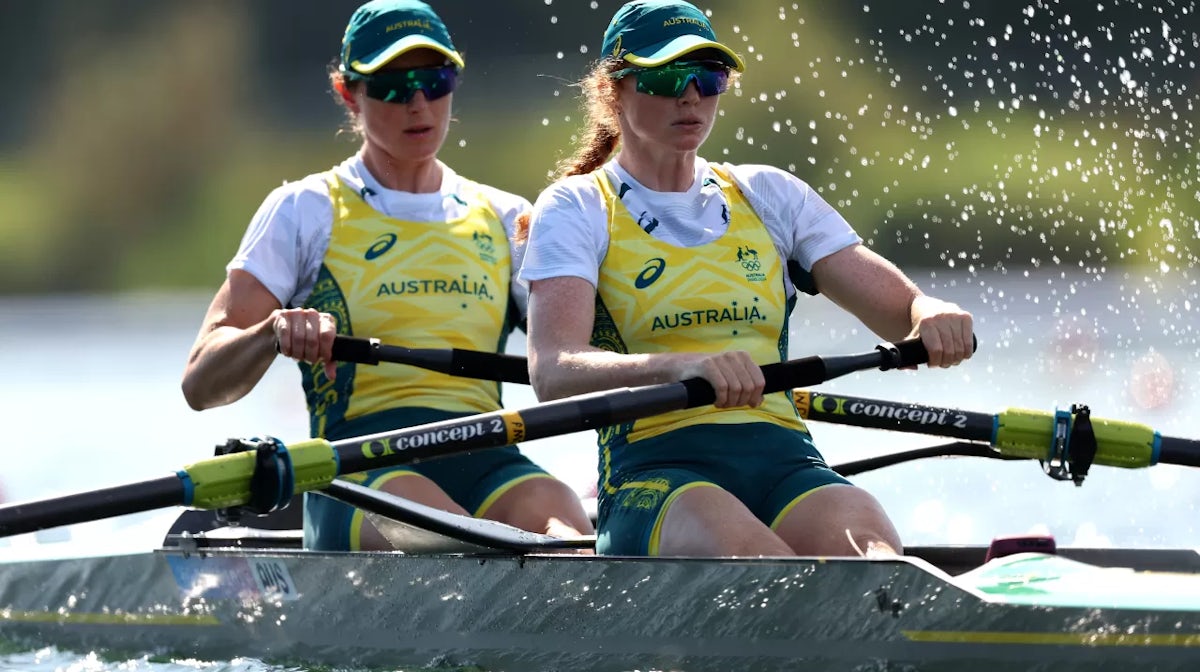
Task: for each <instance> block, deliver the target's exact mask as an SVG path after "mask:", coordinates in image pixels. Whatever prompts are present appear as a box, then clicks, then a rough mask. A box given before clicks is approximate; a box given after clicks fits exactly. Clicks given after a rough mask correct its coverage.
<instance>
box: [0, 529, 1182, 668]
mask: <svg viewBox="0 0 1200 672" xmlns="http://www.w3.org/2000/svg"><path fill="white" fill-rule="evenodd" d="M1026 560H1029V559H1028V558H1027V559H1026ZM1057 561H1058V559H1053V558H1051V559H1049V560H1048V562H1052V563H1053V562H1057ZM1065 562H1069V561H1065ZM1036 564H1037V563H1034V565H1031V566H1030V567H1026V568H1024V569H1019V570H1017V573H1010V576H1009V578H1007V579H1006V578H1004V577H1003V576H999V575H996V574H995V573H994V572H993V574H992V575H990V576H989V577H987V578H986V580H984V581H983V583H984V584H986V585H987V586H990V588H988V590H989V591H991V594H989V593H988V592H983V591H981V590H978V589H976V588H974V587H973V586H969V585H958V584H959V583H961V581H959V580H957V579H955V580H952V579H951V578H950V577H949V576H948V575H946V574H944V573H942V572H940V571H939V570H937V569H935V568H933V567H932V566H931V565H928V564H927V563H924V562H922V561H920V560H914V559H907V558H906V559H895V560H862V559H845V560H841V559H839V560H828V561H823V560H819V559H744V560H743V559H722V560H712V559H658V558H605V557H589V556H573V555H571V556H568V555H543V556H511V555H495V556H484V555H475V556H462V555H457V556H456V555H441V556H438V555H432V556H412V555H407V556H406V555H400V554H383V553H380V554H344V553H314V552H307V551H275V552H261V551H254V552H246V551H240V550H206V551H204V552H203V553H201V554H197V553H191V554H188V553H184V552H181V551H176V550H169V551H157V552H153V553H141V554H133V555H119V556H110V557H94V558H79V559H67V560H52V561H37V562H33V561H30V562H9V563H3V564H0V636H3V637H5V638H7V639H11V640H15V641H18V642H20V641H24V640H31V641H33V642H36V643H37V644H39V645H45V644H56V645H59V646H60V647H64V648H73V649H80V650H106V651H111V652H128V653H156V654H164V655H179V656H187V657H196V658H201V659H229V658H230V657H234V656H244V657H253V658H259V659H262V660H265V661H268V662H277V663H289V662H291V663H296V662H304V663H320V664H329V665H337V666H339V667H341V666H352V667H377V666H378V667H391V668H395V667H397V666H418V667H419V666H427V665H478V666H480V667H482V668H484V669H486V670H489V671H492V672H497V671H500V670H514V671H516V670H520V671H522V672H529V671H532V670H552V669H560V670H561V669H572V670H597V671H603V670H629V669H685V670H689V671H692V670H722V671H725V670H733V669H754V670H795V669H801V668H802V669H805V670H821V669H830V670H910V669H911V670H962V669H969V668H967V667H966V666H968V665H978V666H980V669H987V670H1021V671H1022V672H1028V671H1029V670H1055V671H1056V672H1057V671H1062V670H1073V669H1079V670H1089V671H1094V670H1114V671H1116V670H1121V671H1124V670H1130V669H1153V670H1176V669H1177V670H1194V669H1196V668H1197V667H1198V666H1200V575H1196V574H1178V575H1173V576H1174V577H1175V578H1176V581H1175V582H1173V583H1170V584H1168V585H1170V586H1176V587H1175V588H1172V589H1171V590H1169V591H1165V593H1169V594H1164V595H1163V596H1161V597H1162V599H1163V600H1165V601H1164V602H1163V603H1161V604H1158V603H1153V602H1151V603H1145V602H1144V600H1143V601H1140V602H1139V600H1137V599H1134V598H1132V597H1131V598H1122V599H1125V600H1126V601H1127V602H1130V603H1129V604H1123V605H1116V604H1104V602H1105V598H1103V597H1097V598H1095V600H1093V602H1094V603H1093V604H1087V603H1086V602H1087V598H1086V594H1080V593H1079V591H1078V590H1074V592H1072V591H1071V590H1067V591H1060V592H1062V594H1061V595H1058V596H1056V595H1055V594H1054V591H1053V589H1052V588H1051V587H1050V586H1051V584H1052V583H1053V582H1046V581H1041V582H1038V581H1033V582H1030V581H1025V582H1022V581H1020V580H1017V579H1014V578H1013V577H1018V578H1019V577H1020V576H1022V575H1023V574H1020V572H1025V575H1028V573H1029V572H1034V574H1036V571H1037V570H1036V568H1033V567H1034V566H1035V565H1036ZM1014 566H1015V565H1014ZM1084 567H1087V566H1084ZM1093 569H1094V568H1093ZM1045 571H1050V570H1049V569H1046V570H1045ZM1053 571H1054V572H1058V573H1059V574H1060V575H1061V574H1062V572H1061V567H1058V568H1056V569H1054V570H1053ZM1097 571H1099V570H1097ZM1044 573H1045V572H1044ZM1001 574H1002V573H1001ZM1131 574H1132V573H1131ZM1139 576H1143V577H1145V576H1153V575H1142V574H1139ZM1051 578H1053V577H1051ZM1059 578H1061V576H1059ZM1105 580H1106V581H1108V582H1109V583H1110V584H1111V582H1112V581H1114V580H1116V579H1113V578H1112V576H1109V577H1107V578H1106V579H1105ZM1072 585H1075V586H1076V587H1078V586H1079V585H1086V577H1083V580H1082V583H1081V579H1080V577H1079V576H1076V577H1075V578H1074V579H1072ZM997 586H1000V588H999V589H997V588H996V587H997ZM1097 590H1099V591H1100V592H1101V593H1104V592H1105V587H1104V586H1097ZM1006 591H1007V592H1008V593H1011V595H1010V596H1009V597H1005V596H1004V595H1003V593H1005V592H1006ZM1038 591H1041V593H1042V594H1041V596H1040V598H1039V597H1037V594H1038ZM1117 592H1120V591H1117ZM1126 592H1130V593H1131V594H1133V595H1135V596H1136V594H1137V593H1138V592H1139V590H1138V588H1137V587H1136V585H1135V586H1134V587H1133V588H1131V589H1130V591H1126ZM1141 592H1144V591H1141ZM1160 592H1164V591H1160ZM1109 593H1110V594H1112V591H1111V590H1110V591H1109ZM1171 594H1173V595H1174V596H1173V597H1172V595H1171ZM1064 595H1065V597H1064ZM1010 597H1011V598H1015V599H1010ZM1021 601H1024V602H1027V604H1020V603H1019V602H1021ZM1056 601H1057V602H1061V603H1062V604H1064V605H1074V606H1053V605H1055V604H1056ZM1109 601H1110V602H1111V600H1109Z"/></svg>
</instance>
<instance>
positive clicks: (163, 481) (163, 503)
mask: <svg viewBox="0 0 1200 672" xmlns="http://www.w3.org/2000/svg"><path fill="white" fill-rule="evenodd" d="M183 498H184V487H183V482H182V481H181V480H180V479H179V477H178V476H164V477H162V478H156V479H154V480H150V481H142V482H141V483H130V484H127V485H119V486H116V487H111V488H104V489H101V490H93V491H91V492H84V493H79V494H76V495H66V496H64V497H58V498H55V499H43V500H39V501H34V502H27V503H24V504H13V505H10V506H5V507H0V537H8V536H12V535H14V534H25V533H26V532H36V531H37V530H41V529H45V528H48V527H59V526H60V525H74V524H75V523H86V522H88V521H92V520H100V519H103V518H111V517H114V516H123V515H126V514H129V513H139V512H141V511H152V510H154V509H161V508H165V507H168V506H179V505H181V504H183V503H184V501H183Z"/></svg>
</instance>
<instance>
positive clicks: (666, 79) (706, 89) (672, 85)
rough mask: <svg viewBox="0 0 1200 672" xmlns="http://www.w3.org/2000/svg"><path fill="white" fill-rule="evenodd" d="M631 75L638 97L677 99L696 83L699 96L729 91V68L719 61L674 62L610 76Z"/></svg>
mask: <svg viewBox="0 0 1200 672" xmlns="http://www.w3.org/2000/svg"><path fill="white" fill-rule="evenodd" d="M627 75H633V76H634V78H635V79H636V80H637V90H638V93H646V94H649V95H651V96H670V97H672V98H678V97H680V96H682V95H683V92H684V91H686V90H687V86H688V83H690V82H695V83H696V88H697V89H699V90H700V95H701V96H706V97H707V96H715V95H717V94H719V93H725V91H726V90H727V89H728V88H729V66H727V65H725V64H724V63H722V62H720V61H675V62H673V63H668V64H666V65H661V66H659V67H657V68H625V69H623V70H617V71H616V72H614V73H612V74H611V75H609V76H610V77H612V78H613V79H614V80H617V79H621V78H623V77H625V76H627Z"/></svg>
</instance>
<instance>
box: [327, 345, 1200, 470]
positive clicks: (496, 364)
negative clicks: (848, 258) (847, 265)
mask: <svg viewBox="0 0 1200 672" xmlns="http://www.w3.org/2000/svg"><path fill="white" fill-rule="evenodd" d="M333 349H334V359H338V360H342V361H351V362H358V363H363V364H378V363H379V362H381V361H382V362H393V363H398V364H410V365H413V366H420V367H424V368H428V369H432V370H435V371H440V372H442V373H448V374H451V375H457V376H465V377H469V378H482V379H486V380H498V381H501V382H507V383H520V384H526V385H527V384H529V372H528V368H527V364H526V360H525V358H524V357H516V356H513V355H504V354H495V353H487V352H474V351H470V350H433V349H428V350H421V349H413V348H403V347H398V346H394V345H385V344H383V343H380V342H379V341H378V340H377V339H366V338H354V337H348V336H338V337H337V338H336V339H335V340H334V344H333ZM792 394H793V397H794V401H795V404H796V408H797V410H798V411H799V412H800V416H801V417H802V418H804V419H806V420H816V421H819V422H829V423H835V424H842V425H852V426H856V427H867V428H872V429H886V430H893V431H899V432H910V433H915V434H927V435H932V436H944V437H949V438H954V439H961V440H960V441H958V442H954V443H947V444H943V445H940V446H930V447H926V448H921V449H917V450H912V451H904V452H899V453H891V454H888V455H881V456H878V457H873V458H869V459H864V460H859V461H856V462H849V463H845V464H840V465H836V466H834V467H833V468H834V469H836V470H837V471H838V472H839V473H841V474H842V475H845V476H849V475H853V474H857V473H862V472H864V471H870V470H872V469H879V468H882V467H886V466H891V465H894V464H899V463H902V462H908V461H911V460H916V459H922V458H926V457H951V456H973V457H990V458H997V459H1006V460H1039V461H1041V462H1042V463H1043V466H1044V467H1045V468H1046V473H1047V474H1049V475H1050V476H1051V477H1053V478H1056V479H1059V480H1071V481H1074V482H1075V483H1076V484H1082V482H1083V479H1084V478H1085V477H1086V476H1087V473H1088V469H1089V468H1090V467H1091V465H1093V464H1100V465H1104V466H1110V467H1123V468H1140V467H1149V466H1152V465H1154V464H1159V463H1163V464H1178V465H1184V466H1193V467H1194V466H1200V441H1196V440H1194V439H1182V438H1175V437H1169V436H1162V435H1160V434H1159V433H1158V432H1156V431H1154V430H1153V429H1152V428H1150V427H1147V426H1146V425H1141V424H1138V423H1133V422H1125V421H1121V420H1109V419H1101V418H1093V417H1091V413H1090V410H1089V409H1088V408H1087V407H1086V406H1078V405H1077V406H1075V407H1074V408H1073V409H1072V410H1070V411H1067V410H1061V411H1056V412H1053V413H1051V412H1046V411H1035V410H1027V409H1009V410H1006V411H1003V412H1001V413H997V414H989V413H978V412H972V411H962V410H958V409H953V408H940V407H936V406H925V405H921V404H909V403H900V402H894V401H883V400H879V399H867V398H864V397H853V396H849V395H836V394H824V393H821V392H815V391H805V390H795V391H793V393H792ZM968 442H979V443H968ZM982 444H986V445H982Z"/></svg>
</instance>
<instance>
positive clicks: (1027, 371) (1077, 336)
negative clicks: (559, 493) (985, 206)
mask: <svg viewBox="0 0 1200 672" xmlns="http://www.w3.org/2000/svg"><path fill="white" fill-rule="evenodd" d="M1013 275H1015V276H1017V277H1011V276H1008V275H996V276H990V277H987V276H980V275H978V274H957V275H948V274H947V273H945V272H943V271H939V272H937V273H928V272H927V273H914V276H915V277H916V279H917V280H918V282H919V283H920V284H921V285H922V287H924V288H925V289H926V290H927V291H930V293H934V294H936V295H939V296H944V297H946V298H949V299H952V300H955V301H957V302H958V303H960V305H962V306H964V307H965V308H967V309H969V310H971V311H972V312H973V313H974V314H975V315H976V321H977V324H976V331H977V333H978V335H979V339H980V344H981V345H980V350H979V352H978V354H977V355H976V357H975V358H974V359H972V360H971V361H969V362H968V363H967V364H965V365H962V366H960V367H957V368H954V369H950V370H932V371H931V370H926V369H922V370H921V371H919V372H907V371H906V372H877V371H872V372H865V373H859V374H855V375H852V376H847V377H845V378H842V379H839V380H835V381H830V382H828V383H826V384H824V385H820V386H815V387H816V388H817V389H821V390H823V391H828V392H844V393H848V394H858V395H862V396H870V397H876V398H884V399H897V400H903V401H913V402H922V403H927V404H934V405H944V406H950V407H956V408H962V409H964V410H973V411H984V412H996V411H1000V410H1003V409H1004V408H1007V407H1025V408H1034V409H1038V410H1046V411H1050V410H1053V409H1054V408H1055V407H1056V406H1062V407H1066V406H1069V405H1070V404H1071V403H1086V404H1088V405H1090V407H1091V409H1092V412H1093V414H1094V415H1095V416H1096V417H1108V418H1114V419H1120V420H1130V421H1138V422H1144V423H1146V424H1149V425H1151V426H1153V427H1154V428H1156V429H1158V430H1160V431H1161V432H1163V433H1164V434H1167V435H1172V436H1185V437H1196V436H1200V425H1197V423H1196V420H1195V419H1194V418H1196V417H1197V414H1196V410H1197V401H1196V397H1195V395H1194V393H1193V389H1192V386H1191V384H1190V382H1189V381H1191V380H1192V379H1193V378H1194V373H1195V371H1196V370H1197V361H1196V360H1197V348H1196V340H1195V338H1196V337H1195V334H1193V333H1192V332H1191V330H1190V328H1188V327H1186V326H1183V325H1180V324H1179V321H1178V320H1177V318H1178V317H1179V314H1178V311H1179V310H1182V309H1181V308H1179V307H1180V306H1183V305H1184V303H1185V302H1191V298H1190V296H1189V295H1188V292H1190V291H1193V290H1191V289H1190V288H1188V287H1186V286H1184V287H1171V286H1168V285H1166V284H1164V282H1165V281H1163V280H1161V279H1156V280H1153V281H1151V280H1148V279H1139V278H1136V277H1133V278H1127V277H1123V276H1122V275H1120V274H1117V273H1113V274H1110V275H1111V277H1110V278H1105V279H1102V280H1098V279H1096V278H1082V279H1081V278H1070V277H1064V276H1063V275H1062V274H1061V273H1058V272H1056V273H1043V274H1041V275H1037V274H1028V275H1027V274H1024V273H1022V274H1013ZM1138 297H1140V298H1138ZM206 301H207V297H206V296H198V295H186V294H184V295H146V296H122V297H86V298H82V297H64V298H49V299H48V298H38V299H16V300H13V299H10V300H6V301H5V302H4V303H3V306H2V308H3V314H4V315H6V316H8V317H9V320H8V321H7V322H8V324H9V325H11V326H10V328H9V330H8V333H7V335H6V337H5V338H6V347H4V348H3V349H0V352H2V354H0V358H2V360H0V364H2V366H3V370H4V371H5V373H6V374H7V376H8V381H9V383H8V384H6V385H5V386H4V387H3V388H2V390H0V403H2V404H3V408H4V409H5V410H6V413H5V416H6V417H7V418H8V422H7V423H6V430H7V433H8V436H9V440H10V446H11V449H10V450H9V451H8V455H7V457H6V464H5V469H4V471H3V476H2V477H0V478H2V481H3V485H2V487H3V488H4V489H5V491H6V492H7V494H8V496H9V497H10V498H12V499H14V500H21V499H29V498H38V497H45V496H51V495H56V494H63V493H68V492H74V491H78V490H86V489H91V488H96V487H102V486H108V485H114V484H118V483H122V482H127V481H132V480H140V479H145V478H154V477H158V476H161V475H163V474H164V473H170V472H173V471H175V470H176V469H178V468H179V467H180V466H182V465H184V464H187V463H190V462H193V461H195V460H199V459H204V458H206V457H209V456H211V454H212V450H213V448H214V447H215V446H216V445H217V444H218V443H223V442H224V440H225V439H227V438H230V437H242V436H262V435H265V434H270V435H272V436H278V437H279V438H281V439H283V440H284V441H289V440H296V439H300V438H304V437H305V436H306V432H307V422H306V418H305V414H304V410H303V403H304V402H303V398H302V395H301V392H300V389H299V385H298V384H297V383H298V375H297V371H296V368H295V366H294V365H292V364H291V363H290V362H287V361H283V360H281V361H279V362H277V363H276V365H275V366H273V367H272V368H271V369H270V370H269V371H268V373H267V375H266V377H265V379H264V380H263V382H262V384H260V385H259V386H258V388H256V389H255V390H254V391H253V392H252V393H251V394H250V395H249V396H248V397H247V398H245V399H243V400H242V401H240V402H238V403H236V404H233V405H231V406H228V407H225V408H220V409H213V410H210V411H205V412H203V413H197V412H194V411H192V410H190V409H189V408H188V407H187V406H186V404H185V403H184V401H183V397H182V395H181V394H180V392H179V377H180V374H181V371H182V367H183V362H184V358H185V357H186V354H187V350H188V348H189V346H190V345H191V341H192V338H193V336H194V334H195V329H196V328H197V326H198V324H199V320H200V316H201V315H202V314H203V311H204V307H205V305H206ZM1166 324H1172V325H1173V328H1172V329H1165V328H1164V326H1163V325H1166ZM1164 332H1166V335H1164ZM877 340H878V339H876V338H875V337H874V336H873V335H872V334H870V333H868V332H867V331H866V330H865V329H863V328H862V327H861V326H860V325H858V324H857V322H856V321H855V320H853V319H852V318H850V317H848V316H846V315H845V314H843V313H842V312H841V311H839V310H838V309H836V308H834V307H832V306H831V305H830V304H829V303H828V302H827V301H825V300H824V299H821V298H806V299H803V300H801V302H800V304H799V306H798V307H797V310H796V312H795V314H794V315H793V320H792V335H791V353H792V356H793V357H799V356H805V355H810V354H835V353H854V352H862V351H866V350H870V349H871V348H872V347H873V345H874V344H875V343H876V342H877ZM523 348H524V341H523V339H522V338H519V337H517V338H514V339H512V340H511V343H510V348H509V350H510V352H514V353H523ZM505 401H506V403H507V404H508V405H509V406H513V407H523V406H528V405H530V404H533V403H535V399H534V397H533V395H532V394H531V392H530V391H529V389H528V388H524V387H521V386H506V389H505ZM812 431H813V434H814V436H815V438H816V440H817V444H818V446H819V447H820V448H821V449H822V451H823V452H824V453H825V455H826V457H827V458H828V459H829V460H830V461H831V462H833V463H835V464H836V463H839V462H844V461H849V460H853V459H859V458H862V457H867V456H871V455H878V454H880V453H885V452H888V451H893V450H897V449H899V448H902V447H914V446H916V445H920V444H924V443H931V442H935V441H936V439H929V440H927V439H925V438H923V437H917V436H914V435H907V434H896V433H888V432H879V431H875V432H871V431H867V430H859V429H853V428H847V427H838V426H832V425H827V424H816V423H812ZM592 442H593V438H592V435H591V434H578V435H572V436H566V437H557V438H552V439H543V440H540V441H535V442H532V443H529V444H527V445H526V449H527V450H528V451H529V453H530V454H531V455H532V456H533V458H534V459H535V460H537V461H539V462H541V463H542V464H544V465H545V466H546V467H547V468H548V469H550V470H551V471H552V472H554V473H555V474H557V475H559V476H560V477H562V478H563V479H565V480H566V481H567V482H568V483H570V484H572V485H573V486H574V487H576V488H577V489H578V490H580V491H586V490H589V489H590V488H591V487H592V486H593V484H594V480H595V476H594V474H595V471H594V470H595V453H594V447H593V446H594V444H593V443H592ZM857 482H858V483H860V484H861V485H863V486H864V487H867V488H869V489H870V490H871V491H872V492H874V493H876V495H877V496H878V497H879V498H880V499H881V500H882V501H883V503H884V505H885V506H886V507H887V509H888V510H889V511H890V512H891V514H892V516H893V518H894V519H895V520H896V523H897V526H898V527H899V529H900V531H901V533H902V535H903V536H904V538H905V540H906V541H907V542H908V543H921V544H928V543H982V542H986V541H988V540H989V539H990V538H991V537H992V536H995V535H998V534H1013V533H1019V532H1023V531H1028V530H1040V531H1049V532H1052V533H1054V534H1055V535H1056V536H1057V537H1058V539H1059V543H1060V544H1062V545H1110V544H1111V545H1130V546H1195V545H1197V535H1196V527H1195V522H1194V521H1195V519H1196V515H1195V514H1196V507H1197V503H1198V502H1200V474H1197V473H1195V472H1194V471H1191V470H1187V469H1184V468H1179V467H1172V466H1160V467H1156V468H1154V469H1147V470H1141V471H1123V470H1117V469H1110V468H1096V469H1094V470H1093V471H1092V474H1091V476H1090V477H1089V479H1088V481H1087V482H1086V483H1085V484H1084V486H1083V487H1082V488H1075V487H1073V486H1070V485H1068V484H1063V483H1056V482H1053V481H1051V480H1050V479H1048V478H1046V477H1045V476H1043V475H1042V474H1041V472H1040V469H1039V467H1038V465H1037V464H1035V463H1024V462H1020V463H1012V462H996V461H985V460H978V459H965V458H962V459H953V460H935V461H925V462H923V463H910V464H906V465H901V466H897V467H891V468H888V469H886V470H883V471H880V472H875V473H868V474H864V475H862V476H860V477H859V478H858V479H857ZM143 519H144V517H137V516H133V517H127V518H126V519H120V520H115V521H106V522H101V523H94V524H88V525H81V526H76V528H75V529H73V530H71V531H70V532H71V534H72V536H74V537H75V538H76V539H79V538H81V537H82V538H93V537H98V536H100V537H103V536H107V535H108V533H109V531H110V530H113V529H116V530H120V531H122V533H123V534H129V533H132V532H130V531H131V530H134V529H135V528H134V527H133V526H134V525H135V523H138V522H140V521H142V520H143ZM42 534H43V537H44V539H45V540H47V541H48V540H51V539H56V538H62V537H63V536H65V535H66V534H67V533H66V532H63V531H47V532H44V533H42ZM34 541H35V540H34V539H33V538H31V535H25V537H24V538H20V537H19V538H16V539H13V540H9V541H8V542H0V543H8V544H14V545H27V544H30V543H33V542H34Z"/></svg>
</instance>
